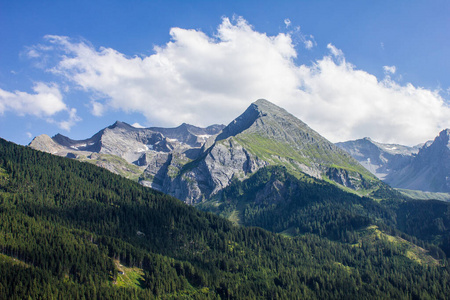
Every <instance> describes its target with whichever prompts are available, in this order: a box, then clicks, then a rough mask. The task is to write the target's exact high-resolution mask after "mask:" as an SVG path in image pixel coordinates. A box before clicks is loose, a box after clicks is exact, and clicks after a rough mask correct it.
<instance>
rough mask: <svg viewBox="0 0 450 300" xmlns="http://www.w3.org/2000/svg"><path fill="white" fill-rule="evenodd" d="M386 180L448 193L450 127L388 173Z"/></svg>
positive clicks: (400, 186) (400, 184)
mask: <svg viewBox="0 0 450 300" xmlns="http://www.w3.org/2000/svg"><path fill="white" fill-rule="evenodd" d="M386 182H387V183H389V184H391V185H392V186H394V187H399V188H405V189H413V190H422V191H428V192H445V193H450V129H445V130H443V131H441V132H440V133H439V135H438V136H437V137H436V138H435V139H434V141H433V143H431V144H426V145H425V146H423V147H422V148H421V149H420V150H419V152H418V154H417V156H416V157H414V159H413V160H412V161H411V162H410V163H409V164H407V165H405V166H404V167H403V168H401V169H399V170H396V171H395V172H392V173H391V174H389V175H388V176H387V177H386Z"/></svg>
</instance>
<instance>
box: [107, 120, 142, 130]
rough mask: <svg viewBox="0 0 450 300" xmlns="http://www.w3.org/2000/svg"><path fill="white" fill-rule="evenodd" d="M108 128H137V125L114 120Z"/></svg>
mask: <svg viewBox="0 0 450 300" xmlns="http://www.w3.org/2000/svg"><path fill="white" fill-rule="evenodd" d="M108 128H109V129H114V128H124V129H136V128H135V127H133V126H131V125H130V124H127V123H125V122H121V121H116V122H114V124H112V125H111V126H109V127H108Z"/></svg>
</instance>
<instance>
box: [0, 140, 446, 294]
mask: <svg viewBox="0 0 450 300" xmlns="http://www.w3.org/2000/svg"><path fill="white" fill-rule="evenodd" d="M271 180H272V181H271ZM263 182H264V183H265V184H267V182H272V183H273V182H276V183H277V184H278V182H282V183H284V185H283V187H285V189H284V190H283V193H282V195H284V196H286V197H281V198H280V201H278V202H274V203H269V202H267V201H266V202H265V199H264V197H262V198H261V197H259V198H258V197H256V194H257V192H256V190H257V189H256V188H257V186H258V185H260V184H263ZM288 187H289V188H288ZM252 189H254V191H255V192H254V194H255V195H252V194H251V193H250V192H249V191H251V190H252ZM244 191H245V192H246V193H243V192H244ZM247 192H248V193H247ZM378 193H379V195H378V197H379V199H378V200H373V199H374V197H371V198H369V197H359V196H356V195H352V194H349V193H346V192H344V191H341V190H338V189H336V188H334V187H333V186H331V185H329V184H327V183H325V182H321V181H316V180H313V179H310V178H307V177H306V176H305V179H303V180H301V179H298V178H294V177H292V176H291V175H289V174H288V173H286V172H285V170H283V169H276V168H275V169H271V168H267V169H265V170H263V171H261V172H260V173H258V174H255V175H254V176H252V177H251V178H250V179H249V180H247V181H244V182H241V183H236V184H234V185H232V186H230V188H229V189H227V190H225V191H224V193H223V194H221V195H220V197H221V199H219V200H217V204H218V205H217V209H216V210H215V212H216V213H218V214H222V215H226V214H227V212H228V211H231V210H233V209H234V210H236V211H239V214H240V216H239V218H240V222H239V224H242V225H243V226H240V225H236V224H235V223H232V222H230V221H228V220H227V219H225V218H222V217H219V216H217V215H216V214H213V213H211V212H202V211H200V210H198V209H197V208H195V207H192V206H188V205H186V204H184V203H182V202H181V201H179V200H177V199H174V198H172V197H170V196H167V195H164V194H162V193H159V192H156V191H154V190H151V189H148V188H145V187H143V186H140V185H139V184H137V183H135V182H132V181H130V180H127V179H124V178H122V177H120V176H118V175H114V174H112V173H110V172H108V171H107V170H104V169H101V168H98V167H95V166H93V165H90V164H88V163H81V162H78V161H75V160H70V159H67V158H61V157H55V156H52V155H50V154H46V153H43V152H39V151H35V150H32V149H29V148H26V147H22V146H17V145H15V144H12V143H9V142H7V141H4V140H0V298H1V299H29V298H31V299H52V298H53V299H109V298H113V299H122V298H123V299H128V298H130V299H153V298H162V299H171V298H173V299H180V298H185V299H380V298H382V299H447V298H448V297H449V296H448V295H450V267H449V264H448V262H449V261H448V259H447V258H446V257H447V256H448V255H449V254H450V253H449V248H450V247H449V244H450V243H449V234H448V230H449V228H450V224H449V218H450V208H449V207H450V206H449V205H448V203H444V202H438V201H427V202H420V201H410V200H408V199H404V198H402V197H401V196H399V195H397V194H396V193H394V191H391V190H389V189H388V188H386V190H381V191H378ZM244 194H245V195H248V196H247V197H248V199H241V198H242V197H243V195H244ZM287 196H289V197H287ZM373 196H377V195H373ZM255 199H257V200H258V201H257V202H254V201H253V202H252V201H250V200H255ZM283 199H290V200H289V201H284V200H283ZM238 200H239V201H238ZM203 209H208V210H211V211H214V209H212V208H211V206H210V207H206V208H205V207H203ZM288 212H289V213H288ZM131 277H133V278H134V281H133V283H130V282H127V281H126V280H127V279H131Z"/></svg>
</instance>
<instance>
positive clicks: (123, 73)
mask: <svg viewBox="0 0 450 300" xmlns="http://www.w3.org/2000/svg"><path fill="white" fill-rule="evenodd" d="M284 24H285V25H286V28H288V27H291V26H292V24H291V22H290V21H289V20H288V19H286V20H285V21H284ZM298 30H299V29H298ZM294 34H295V33H294V32H288V33H278V34H277V35H274V36H269V35H267V34H265V33H261V32H258V31H256V30H255V29H254V28H253V27H252V26H251V25H250V24H248V23H247V21H246V20H244V19H243V18H235V19H233V20H230V19H228V18H223V19H222V23H221V24H220V25H219V26H218V28H217V32H216V33H215V34H214V35H212V36H208V35H207V34H205V33H204V32H202V31H201V30H192V29H183V28H172V29H171V30H170V37H171V40H170V41H169V42H168V43H166V44H165V45H160V46H156V47H155V48H154V53H153V54H151V55H148V56H143V57H137V56H135V57H128V56H126V55H124V54H122V53H120V52H118V51H117V50H114V49H111V48H98V49H96V48H95V47H94V46H92V45H90V44H89V43H88V42H87V41H74V40H72V39H70V38H67V37H60V36H47V37H46V39H47V41H48V43H49V44H50V45H51V47H49V46H48V45H47V50H46V51H50V52H52V54H54V55H57V57H58V60H57V62H56V63H55V64H54V65H53V66H52V68H51V71H52V72H53V73H54V74H56V75H57V76H63V77H64V78H65V79H68V80H69V81H70V82H72V83H74V84H75V85H76V86H78V87H81V88H82V89H84V90H85V91H87V92H88V93H89V94H90V95H91V99H89V105H90V106H91V111H92V113H93V114H94V115H101V114H104V113H107V111H108V110H111V109H112V110H122V111H127V112H138V113H142V114H143V115H145V116H146V118H147V119H148V121H149V123H150V124H154V125H158V126H176V125H179V124H181V123H183V122H188V123H195V124H197V125H210V124H213V123H228V122H230V121H231V120H232V119H233V118H235V117H236V116H237V115H239V114H240V113H241V112H242V111H243V110H244V109H245V108H246V107H247V106H248V105H249V104H250V103H251V102H253V101H255V100H256V99H259V98H265V99H268V100H270V101H272V102H274V103H276V104H278V105H280V106H282V107H284V108H286V109H287V110H288V111H291V112H293V113H294V114H295V115H296V116H297V117H299V118H301V119H302V120H303V121H305V122H306V123H308V124H309V125H310V126H311V127H312V128H314V129H315V130H317V131H318V132H320V133H321V134H324V135H325V136H326V137H327V138H329V139H331V140H332V141H342V140H347V139H354V138H360V137H363V136H371V137H372V138H373V139H375V140H379V141H384V142H390V141H395V142H401V143H405V144H415V143H419V142H423V141H425V140H427V139H429V138H430V137H432V136H434V135H436V133H437V132H439V131H440V130H441V129H442V128H443V127H450V123H449V120H450V108H449V107H448V105H447V104H446V103H445V101H444V99H443V98H442V97H441V96H440V95H439V93H438V92H437V91H430V90H426V89H423V88H419V87H414V86H413V85H412V84H406V85H400V84H399V83H397V82H395V81H393V80H392V79H391V78H390V77H389V74H394V73H395V72H396V69H395V66H384V70H385V74H386V78H384V79H383V80H378V79H377V78H376V77H375V76H374V75H372V74H369V73H367V72H365V71H363V70H358V69H356V67H355V66H353V65H352V64H350V63H349V62H346V60H345V56H344V53H343V52H342V50H340V49H338V48H337V47H336V46H334V45H332V44H331V43H330V44H328V45H327V48H328V51H329V54H328V55H326V56H324V57H321V58H319V59H317V60H316V61H315V62H314V63H312V64H309V65H307V64H301V63H298V62H299V61H302V57H301V54H300V52H298V51H297V48H296V45H295V43H294V42H293V38H294ZM300 34H301V33H300ZM301 37H302V38H303V39H302V38H300V40H301V41H302V43H303V44H304V46H305V47H306V48H308V49H311V48H312V47H313V46H315V45H316V43H315V42H314V38H313V37H312V36H310V37H309V38H305V36H303V35H301ZM42 49H44V47H41V49H39V50H40V51H45V50H42ZM30 55H31V56H33V57H38V53H37V52H33V53H30ZM58 55H59V56H58ZM46 87H47V88H48V89H50V90H51V86H49V85H46ZM41 91H42V90H41ZM0 92H3V93H5V92H4V91H0ZM37 93H38V94H39V92H37ZM50 94H52V93H50ZM5 95H6V94H5ZM8 95H9V94H8ZM11 95H12V96H11ZM11 95H10V96H8V97H18V96H17V94H11ZM14 95H16V96H14ZM53 95H54V96H55V97H56V98H53V100H51V101H54V102H55V103H56V104H58V105H60V106H59V107H60V108H59V110H62V109H65V106H61V104H64V103H63V102H62V100H61V95H60V94H59V95H58V94H57V93H56V92H55V91H54V90H53ZM2 97H3V98H4V97H7V96H3V95H2ZM3 98H0V99H3ZM21 99H22V98H21ZM0 101H1V100H0ZM40 101H43V100H40ZM48 101H50V100H48ZM19 102H20V101H19ZM41 106H42V108H41V109H42V113H43V114H45V113H47V111H46V110H45V109H44V107H46V105H41ZM2 107H3V108H2ZM5 109H6V104H5V101H1V102H0V112H1V111H2V110H5ZM9 109H11V108H10V107H9ZM52 109H54V110H55V109H56V110H57V109H58V106H57V105H56V106H54V108H52ZM18 110H19V109H18ZM51 112H52V111H51V110H50V111H48V113H51Z"/></svg>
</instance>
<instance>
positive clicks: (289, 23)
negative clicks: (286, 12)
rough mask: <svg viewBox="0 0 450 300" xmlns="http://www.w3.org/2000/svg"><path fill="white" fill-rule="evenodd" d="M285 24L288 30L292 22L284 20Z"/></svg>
mask: <svg viewBox="0 0 450 300" xmlns="http://www.w3.org/2000/svg"><path fill="white" fill-rule="evenodd" d="M284 24H285V25H286V28H289V26H291V20H289V19H284Z"/></svg>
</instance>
